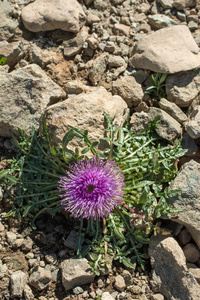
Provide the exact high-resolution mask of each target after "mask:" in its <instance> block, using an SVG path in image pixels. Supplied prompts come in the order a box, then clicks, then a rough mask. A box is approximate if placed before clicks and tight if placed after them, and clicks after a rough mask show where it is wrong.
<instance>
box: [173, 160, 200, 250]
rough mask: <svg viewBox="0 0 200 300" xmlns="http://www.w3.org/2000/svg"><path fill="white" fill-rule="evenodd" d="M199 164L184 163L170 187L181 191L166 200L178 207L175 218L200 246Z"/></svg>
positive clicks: (194, 162)
mask: <svg viewBox="0 0 200 300" xmlns="http://www.w3.org/2000/svg"><path fill="white" fill-rule="evenodd" d="M199 187H200V164H199V163H197V162H196V161H194V160H191V161H189V162H188V163H185V164H184V165H183V167H182V168H181V170H180V173H179V174H178V175H177V176H176V178H175V179H174V181H173V182H172V184H171V185H170V189H180V190H181V193H180V194H179V195H178V196H177V197H174V198H172V199H170V200H169V201H168V202H169V203H170V204H172V205H173V207H175V208H178V209H180V211H179V212H178V213H177V217H176V219H175V221H176V222H178V223H181V224H183V225H184V226H185V227H186V228H187V229H188V231H189V232H190V234H191V235H192V237H193V239H194V240H195V242H196V243H197V245H198V247H199V248H200V188H199Z"/></svg>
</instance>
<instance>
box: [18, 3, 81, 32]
mask: <svg viewBox="0 0 200 300" xmlns="http://www.w3.org/2000/svg"><path fill="white" fill-rule="evenodd" d="M21 17H22V21H23V23H24V26H25V27H26V28H27V29H28V30H30V31H32V32H39V31H47V30H54V29H62V30H65V31H69V32H75V33H76V32H78V31H79V28H80V24H79V22H80V19H81V20H82V19H84V18H85V13H84V11H83V9H82V7H81V5H80V4H79V3H78V1H76V0H73V1H71V0H36V1H35V2H33V3H30V4H29V5H27V6H25V7H24V8H23V10H22V14H21Z"/></svg>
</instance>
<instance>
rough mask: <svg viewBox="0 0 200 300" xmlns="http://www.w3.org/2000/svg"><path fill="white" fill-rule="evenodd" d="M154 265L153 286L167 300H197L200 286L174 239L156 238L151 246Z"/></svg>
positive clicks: (150, 251)
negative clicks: (189, 270)
mask: <svg viewBox="0 0 200 300" xmlns="http://www.w3.org/2000/svg"><path fill="white" fill-rule="evenodd" d="M149 256H150V257H151V264H152V269H153V271H152V277H153V278H152V279H153V281H152V285H153V286H154V289H155V290H156V289H158V290H159V292H160V293H162V294H163V295H164V296H165V297H166V299H167V300H178V299H190V300H197V299H199V295H200V286H199V285H198V283H197V282H196V280H195V279H194V277H193V276H192V274H191V273H189V272H188V269H187V266H186V258H185V256H184V253H183V251H182V249H181V247H180V246H179V244H178V243H177V242H176V240H175V239H174V238H173V237H172V236H169V237H166V236H162V235H157V236H154V237H153V238H152V239H151V241H150V245H149Z"/></svg>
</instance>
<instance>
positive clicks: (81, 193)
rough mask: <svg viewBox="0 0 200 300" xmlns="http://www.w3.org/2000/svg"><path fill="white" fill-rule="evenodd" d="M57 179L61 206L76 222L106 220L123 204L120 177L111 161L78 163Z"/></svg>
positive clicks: (92, 160) (121, 176)
mask: <svg viewBox="0 0 200 300" xmlns="http://www.w3.org/2000/svg"><path fill="white" fill-rule="evenodd" d="M66 173H67V176H62V177H61V178H60V181H59V182H58V183H59V187H58V189H59V190H60V192H62V195H60V197H62V198H63V199H62V200H61V205H63V206H64V207H65V210H67V211H69V212H71V213H72V215H73V217H75V218H81V217H82V218H85V219H89V218H90V217H92V218H94V220H99V219H100V218H103V217H107V216H108V214H109V213H110V212H112V210H113V208H114V207H115V206H117V205H119V204H120V203H121V202H122V197H123V194H122V190H123V187H124V182H123V175H122V172H121V170H120V168H119V167H117V166H116V165H115V163H114V161H111V160H107V161H105V162H104V161H103V160H100V159H99V158H98V157H96V156H94V157H93V158H92V159H91V160H89V159H88V160H80V161H78V162H77V163H75V164H73V165H71V166H70V167H69V171H66Z"/></svg>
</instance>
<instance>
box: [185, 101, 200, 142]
mask: <svg viewBox="0 0 200 300" xmlns="http://www.w3.org/2000/svg"><path fill="white" fill-rule="evenodd" d="M185 129H186V131H187V133H188V134H189V135H190V136H191V137H192V138H193V139H198V138H199V137H200V105H198V106H196V107H194V109H193V111H192V113H191V115H190V118H189V120H188V122H187V123H186V125H185Z"/></svg>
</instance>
